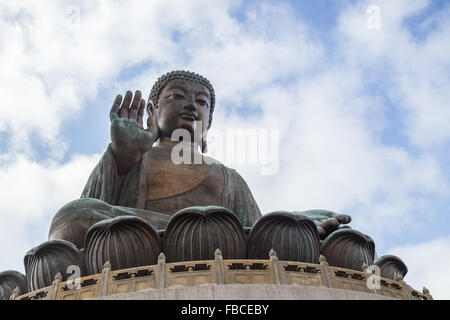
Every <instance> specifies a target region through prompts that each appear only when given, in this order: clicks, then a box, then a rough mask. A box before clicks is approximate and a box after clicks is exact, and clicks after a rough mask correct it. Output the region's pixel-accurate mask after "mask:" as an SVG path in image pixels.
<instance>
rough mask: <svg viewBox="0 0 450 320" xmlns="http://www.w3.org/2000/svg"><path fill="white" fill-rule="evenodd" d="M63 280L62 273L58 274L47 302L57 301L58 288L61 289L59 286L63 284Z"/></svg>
mask: <svg viewBox="0 0 450 320" xmlns="http://www.w3.org/2000/svg"><path fill="white" fill-rule="evenodd" d="M61 280H62V276H61V273H60V272H58V273H57V274H56V275H55V278H54V280H53V283H52V286H51V287H50V289H49V292H48V296H47V300H56V296H57V294H58V288H59V284H60V283H61Z"/></svg>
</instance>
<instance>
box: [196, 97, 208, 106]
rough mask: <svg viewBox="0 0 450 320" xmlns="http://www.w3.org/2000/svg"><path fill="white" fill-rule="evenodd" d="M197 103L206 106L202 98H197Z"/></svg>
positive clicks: (206, 103)
mask: <svg viewBox="0 0 450 320" xmlns="http://www.w3.org/2000/svg"><path fill="white" fill-rule="evenodd" d="M197 103H198V104H199V105H201V106H204V107H207V106H208V102H206V101H205V100H203V99H197Z"/></svg>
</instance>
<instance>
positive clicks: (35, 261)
mask: <svg viewBox="0 0 450 320" xmlns="http://www.w3.org/2000/svg"><path fill="white" fill-rule="evenodd" d="M24 264H25V271H26V277H27V285H28V289H29V290H30V291H33V290H37V289H40V288H44V287H47V286H50V285H51V284H52V282H53V279H54V277H55V275H56V274H57V273H58V272H59V273H61V274H62V275H63V281H65V280H67V278H68V276H69V275H68V274H67V268H68V267H69V266H72V265H74V266H78V267H79V268H80V269H79V270H80V276H84V275H86V273H85V270H84V262H83V257H82V255H81V253H80V251H79V250H78V248H77V247H76V246H75V245H73V244H72V243H70V242H68V241H64V240H50V241H47V242H44V243H42V244H40V245H39V246H37V247H35V248H33V249H31V250H30V251H28V252H27V253H26V255H25V258H24Z"/></svg>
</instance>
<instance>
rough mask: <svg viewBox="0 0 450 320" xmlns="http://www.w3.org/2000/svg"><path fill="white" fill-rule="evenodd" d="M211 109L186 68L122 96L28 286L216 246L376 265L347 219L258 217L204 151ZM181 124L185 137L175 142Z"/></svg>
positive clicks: (211, 100)
mask: <svg viewBox="0 0 450 320" xmlns="http://www.w3.org/2000/svg"><path fill="white" fill-rule="evenodd" d="M214 107H215V93H214V89H213V87H212V85H211V83H210V82H209V81H208V80H207V79H206V78H204V77H203V76H201V75H198V74H196V73H192V72H189V71H172V72H169V73H166V74H164V75H163V76H161V77H160V78H159V79H158V80H157V81H156V82H155V84H154V85H153V87H152V90H151V93H150V96H149V99H148V103H146V102H145V100H144V99H142V97H141V92H140V91H136V92H135V94H134V97H133V94H132V92H130V91H128V92H127V93H126V94H125V96H124V97H122V96H120V95H118V96H117V97H116V99H115V100H114V103H113V105H112V107H111V110H110V120H111V143H110V144H109V146H108V148H107V150H106V151H105V153H104V154H103V156H102V158H101V159H100V161H99V163H98V164H97V165H96V167H95V168H94V170H93V172H92V173H91V175H90V177H89V179H88V181H87V184H86V186H85V188H84V190H83V192H82V195H81V198H80V199H78V200H74V201H72V202H70V203H68V204H66V205H65V206H64V207H62V208H61V209H60V210H59V211H58V212H57V213H56V215H55V216H54V218H53V221H52V223H51V226H50V231H49V241H47V242H44V243H43V244H41V245H39V246H37V247H35V248H33V249H31V250H30V251H29V252H28V253H27V254H26V256H25V259H24V263H25V269H26V281H27V284H26V287H27V289H28V290H36V289H38V288H42V287H45V286H48V285H50V284H51V281H52V279H53V277H54V276H55V275H56V274H57V273H58V272H59V273H61V274H62V275H63V279H65V278H66V277H67V275H66V270H67V267H68V266H72V265H78V266H79V267H80V272H81V276H83V275H86V274H96V273H99V272H101V268H102V266H103V264H104V263H105V262H106V261H109V262H110V263H111V266H112V268H113V269H124V268H130V267H135V266H145V265H151V264H155V263H156V262H157V257H158V255H159V253H160V252H164V254H165V255H166V257H167V261H168V262H177V261H188V260H208V259H213V258H214V251H215V250H216V249H217V248H219V249H220V250H221V251H222V253H223V257H224V258H225V259H247V258H248V259H262V258H267V257H268V254H269V251H270V250H271V249H275V251H277V252H278V256H279V258H280V259H283V260H287V261H302V262H308V263H318V262H319V255H320V253H322V254H326V258H327V259H328V261H329V262H330V264H331V265H333V264H334V265H336V266H341V267H350V268H356V269H361V267H362V263H363V262H364V263H366V264H372V263H373V262H374V258H375V245H374V243H373V240H372V239H371V238H370V237H368V236H366V235H364V234H362V233H360V232H358V231H355V230H345V228H349V227H347V226H344V224H348V223H349V222H350V221H351V218H350V217H349V216H347V215H341V214H336V213H334V212H331V211H326V210H309V211H302V212H285V211H277V212H272V213H269V214H266V215H264V216H262V215H261V212H260V210H259V208H258V205H257V203H256V201H255V199H254V198H253V196H252V193H251V191H250V189H249V187H248V186H247V184H246V182H245V181H244V180H243V179H242V177H241V176H240V175H239V174H238V173H237V172H236V171H235V170H233V169H230V168H228V167H226V166H224V165H223V164H221V163H220V162H218V161H216V160H214V159H211V158H209V157H207V156H206V155H204V152H205V150H206V148H207V133H208V129H209V128H210V127H211V123H212V118H213V112H214ZM145 111H147V114H148V118H147V125H146V127H144V113H145ZM199 128H200V130H198V129H199ZM177 130H184V131H185V132H187V133H188V137H189V138H188V139H183V140H182V141H180V140H179V139H178V138H175V139H174V133H175V132H176V131H177ZM199 131H200V134H198V132H199ZM180 145H181V146H182V147H183V148H181V150H182V152H183V153H186V154H184V156H186V155H188V156H189V157H188V158H190V159H192V158H194V159H197V160H200V161H194V163H192V162H187V163H186V162H185V163H181V164H180V163H178V162H176V161H174V158H173V156H174V152H175V153H176V152H178V150H179V149H178V147H179V146H180ZM344 253H345V254H344ZM386 261H387V260H386ZM384 264H385V265H389V268H390V269H389V274H390V275H394V274H395V275H396V274H400V273H401V274H402V275H403V276H404V274H405V273H406V271H405V270H406V269H405V268H406V267H404V265H403V264H402V262H401V263H400V262H398V261H397V260H395V259H392V258H391V259H390V260H389V261H388V262H385V263H384ZM392 266H394V267H392ZM386 268H388V267H386ZM386 270H387V269H386ZM4 278H5V279H6V280H4V283H5V285H4V286H3V285H0V287H5V288H10V287H11V286H12V285H11V284H10V282H11V283H13V282H14V283H19V282H23V279H22V278H20V279H19V280H20V281H19V280H17V279H18V278H17V277H13V276H12V275H11V274H10V273H8V274H7V276H4ZM7 281H9V282H8V283H7ZM22 286H25V285H24V284H22ZM5 290H6V289H5ZM8 290H10V289H8ZM8 292H9V291H8ZM5 296H6V295H5Z"/></svg>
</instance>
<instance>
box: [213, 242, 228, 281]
mask: <svg viewBox="0 0 450 320" xmlns="http://www.w3.org/2000/svg"><path fill="white" fill-rule="evenodd" d="M214 263H215V268H216V284H225V268H224V265H223V256H222V251H220V249H219V248H217V249H216V251H215V252H214Z"/></svg>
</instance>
